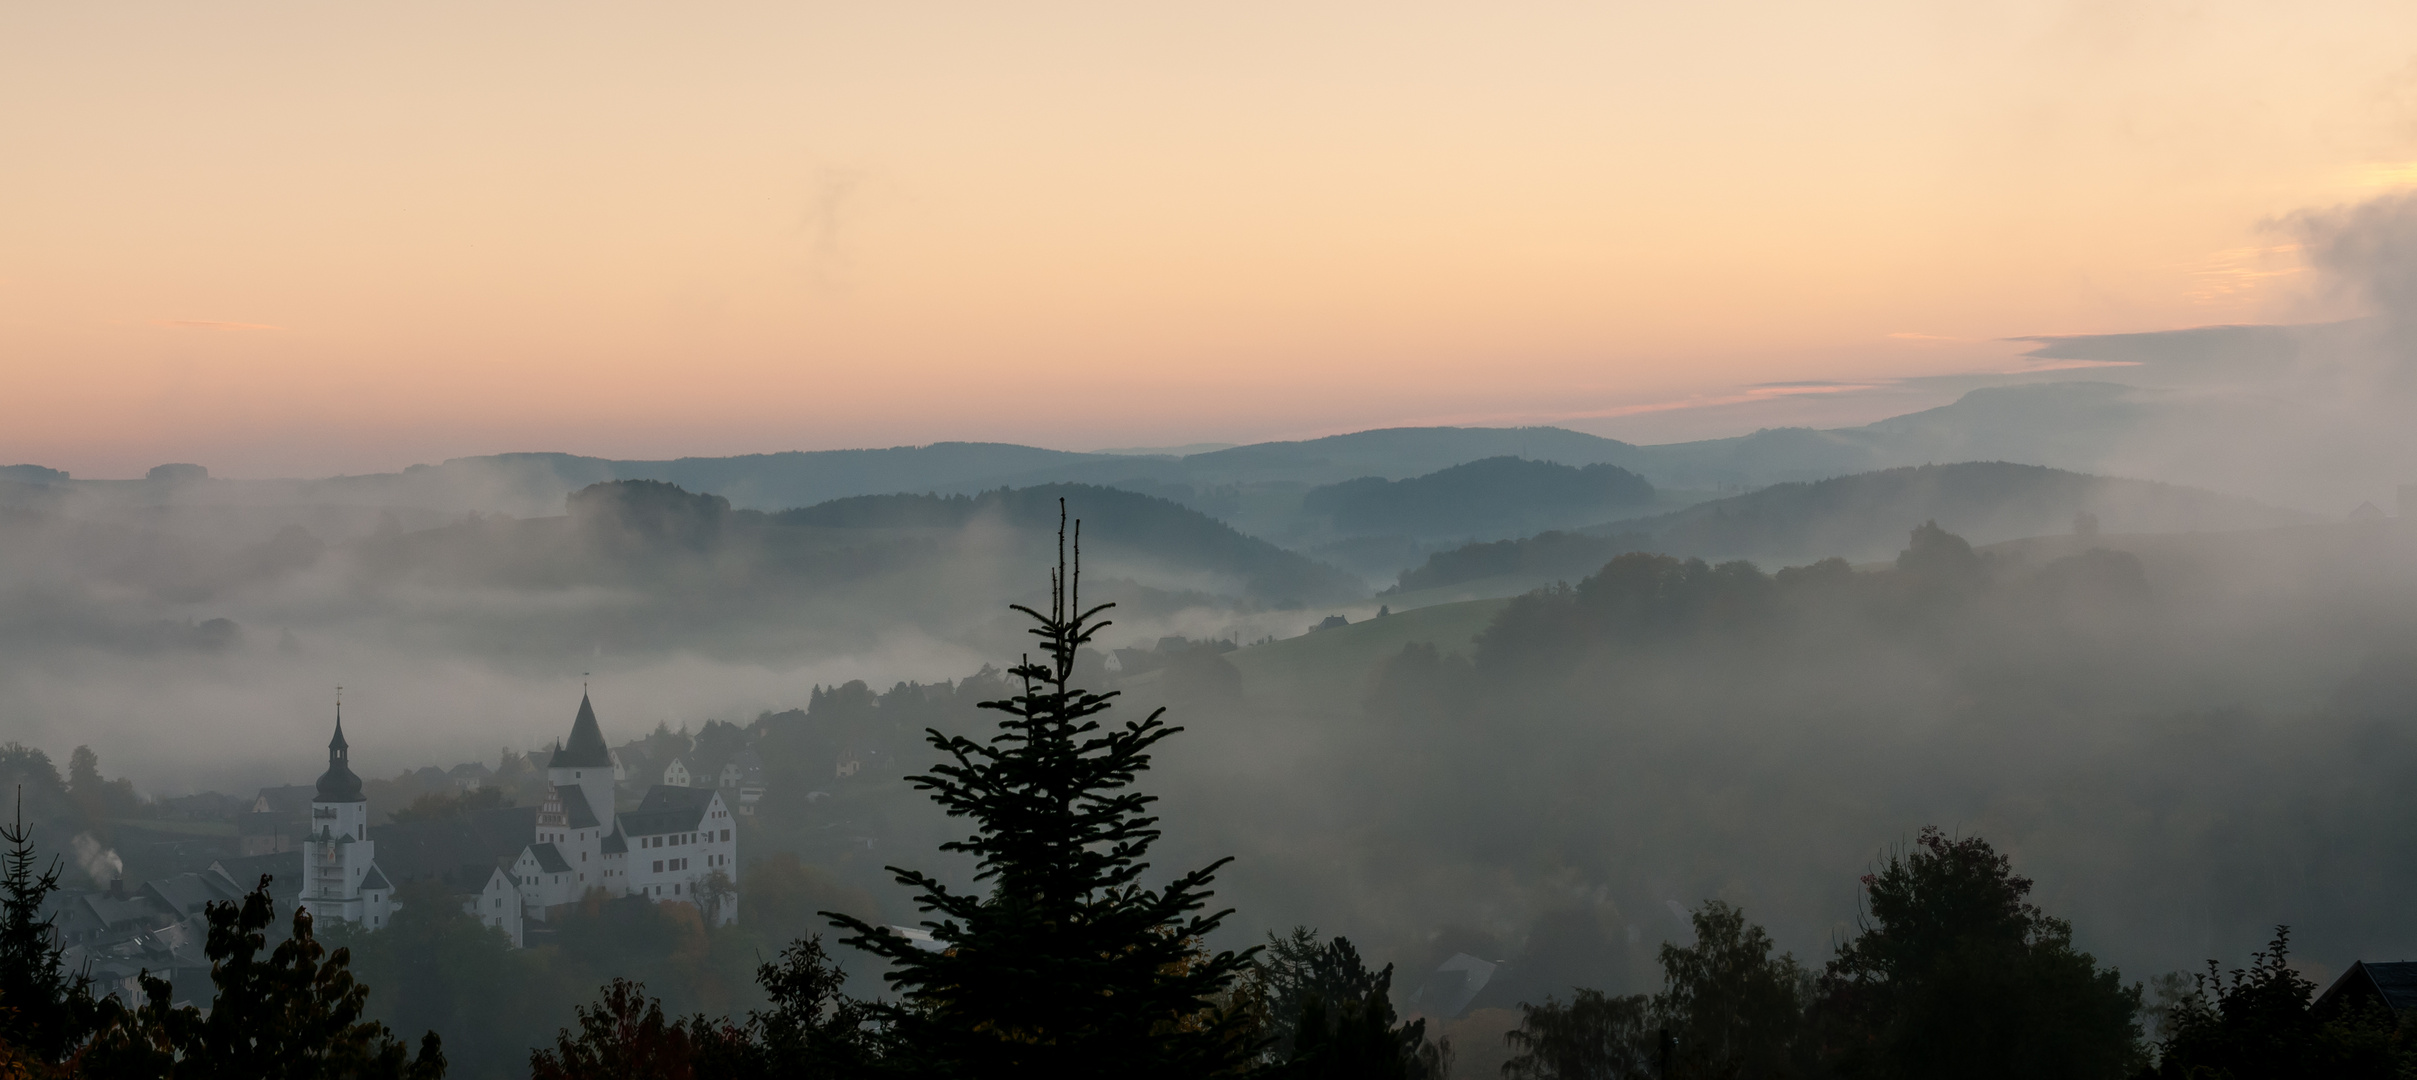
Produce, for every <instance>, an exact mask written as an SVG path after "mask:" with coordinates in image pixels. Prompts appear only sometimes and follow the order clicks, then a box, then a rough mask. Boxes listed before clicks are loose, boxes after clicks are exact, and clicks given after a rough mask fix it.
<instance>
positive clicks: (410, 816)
mask: <svg viewBox="0 0 2417 1080" xmlns="http://www.w3.org/2000/svg"><path fill="white" fill-rule="evenodd" d="M510 805H512V803H511V800H510V798H509V797H507V796H506V794H505V792H504V789H503V788H501V787H498V786H495V785H492V784H490V785H487V786H485V787H481V788H477V789H475V790H471V791H463V792H453V791H431V792H428V793H427V794H424V795H421V796H420V797H419V798H416V799H413V800H411V805H409V806H406V807H404V808H402V809H400V810H397V811H395V812H393V813H391V814H388V815H386V817H387V820H389V821H392V822H394V823H395V824H397V825H401V824H403V823H405V822H412V821H445V820H449V819H452V818H460V817H467V816H469V815H470V814H472V813H474V812H476V811H480V810H500V809H502V808H504V807H506V806H510Z"/></svg>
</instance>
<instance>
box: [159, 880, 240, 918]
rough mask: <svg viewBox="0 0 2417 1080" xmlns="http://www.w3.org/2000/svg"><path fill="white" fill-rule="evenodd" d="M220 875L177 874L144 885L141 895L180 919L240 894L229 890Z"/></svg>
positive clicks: (235, 897)
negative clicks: (151, 898) (154, 899)
mask: <svg viewBox="0 0 2417 1080" xmlns="http://www.w3.org/2000/svg"><path fill="white" fill-rule="evenodd" d="M225 881H226V878H225V876H224V875H219V874H176V875H173V876H170V877H164V878H154V879H152V880H151V881H149V882H146V883H144V885H143V888H142V892H143V893H145V894H147V895H149V896H153V897H156V898H158V900H159V902H160V903H162V904H165V905H167V906H168V907H169V908H170V909H172V910H174V911H175V912H176V913H177V914H179V915H191V914H194V913H196V912H199V911H200V910H201V909H202V907H203V906H204V905H207V904H214V903H218V902H221V901H226V900H234V899H237V898H239V897H241V896H242V895H243V894H242V893H241V892H240V891H237V890H235V889H232V888H229V887H228V886H227V885H226V884H225Z"/></svg>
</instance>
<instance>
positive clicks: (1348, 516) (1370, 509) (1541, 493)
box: [1301, 457, 1654, 537]
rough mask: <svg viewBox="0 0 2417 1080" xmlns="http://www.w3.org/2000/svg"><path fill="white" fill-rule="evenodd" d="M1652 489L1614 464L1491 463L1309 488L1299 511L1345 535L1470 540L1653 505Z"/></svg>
mask: <svg viewBox="0 0 2417 1080" xmlns="http://www.w3.org/2000/svg"><path fill="white" fill-rule="evenodd" d="M1653 495H1654V492H1653V485H1652V484H1650V483H1648V482H1646V480H1645V478H1644V477H1641V476H1638V475H1637V474H1635V473H1632V472H1629V471H1628V470H1626V469H1623V468H1620V467H1619V466H1617V465H1606V464H1595V465H1587V466H1583V467H1576V466H1570V465H1564V464H1560V463H1558V462H1551V461H1531V460H1528V459H1526V458H1517V457H1492V458H1485V459H1482V460H1479V461H1472V462H1469V463H1467V464H1465V465H1454V466H1451V467H1449V468H1444V469H1438V470H1436V471H1435V472H1431V473H1428V474H1426V475H1424V476H1415V477H1411V478H1409V479H1406V480H1387V479H1385V478H1383V477H1381V476H1364V477H1360V478H1358V479H1353V480H1346V481H1343V482H1342V483H1339V484H1328V485H1326V486H1324V487H1318V488H1312V489H1310V491H1309V492H1308V494H1306V495H1304V496H1303V497H1302V499H1301V509H1302V510H1303V511H1304V512H1305V513H1308V514H1311V515H1316V516H1319V517H1323V518H1325V519H1326V520H1327V522H1328V523H1329V526H1330V528H1332V530H1333V531H1334V532H1335V533H1336V534H1338V535H1345V536H1368V535H1387V534H1391V535H1404V536H1455V535H1457V536H1463V537H1465V536H1469V535H1472V534H1475V535H1484V534H1489V533H1491V534H1493V535H1502V534H1503V533H1505V532H1522V531H1531V530H1534V529H1537V528H1541V527H1545V526H1551V525H1574V524H1579V523H1582V522H1585V521H1588V520H1599V519H1601V518H1602V517H1603V516H1605V515H1606V514H1609V513H1614V512H1616V511H1618V510H1620V509H1624V508H1627V507H1633V506H1640V505H1647V504H1650V503H1652V501H1653Z"/></svg>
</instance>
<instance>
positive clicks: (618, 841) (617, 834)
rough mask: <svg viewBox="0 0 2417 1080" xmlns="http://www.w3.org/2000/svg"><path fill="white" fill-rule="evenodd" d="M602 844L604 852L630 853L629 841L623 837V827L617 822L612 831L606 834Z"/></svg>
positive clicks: (614, 853)
mask: <svg viewBox="0 0 2417 1080" xmlns="http://www.w3.org/2000/svg"><path fill="white" fill-rule="evenodd" d="M601 846H602V851H603V854H606V855H627V854H629V841H628V840H626V839H623V838H622V836H621V829H620V828H619V827H618V825H617V824H616V826H615V827H614V829H613V831H612V832H610V833H608V834H606V835H605V837H604V843H603V844H602V845H601Z"/></svg>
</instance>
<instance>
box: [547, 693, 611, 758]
mask: <svg viewBox="0 0 2417 1080" xmlns="http://www.w3.org/2000/svg"><path fill="white" fill-rule="evenodd" d="M547 765H548V767H549V768H555V769H610V768H612V767H613V752H612V750H611V749H610V748H609V747H607V746H605V745H604V729H602V728H600V727H598V726H596V706H594V705H593V704H590V703H589V702H588V696H587V695H586V694H581V695H579V717H578V719H575V720H573V721H571V739H570V741H569V742H566V743H563V744H562V747H561V749H558V750H556V751H554V759H553V760H552V761H551V762H548V763H547Z"/></svg>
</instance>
